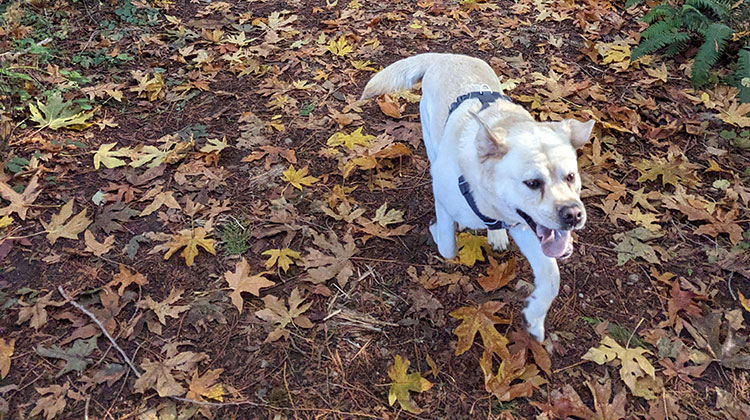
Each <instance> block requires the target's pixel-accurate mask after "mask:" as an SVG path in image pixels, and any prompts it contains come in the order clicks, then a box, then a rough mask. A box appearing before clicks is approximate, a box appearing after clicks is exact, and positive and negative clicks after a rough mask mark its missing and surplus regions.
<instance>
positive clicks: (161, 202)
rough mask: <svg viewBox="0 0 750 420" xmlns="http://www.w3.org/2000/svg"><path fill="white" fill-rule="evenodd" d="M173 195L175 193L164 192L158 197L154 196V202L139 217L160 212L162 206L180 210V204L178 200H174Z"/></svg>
mask: <svg viewBox="0 0 750 420" xmlns="http://www.w3.org/2000/svg"><path fill="white" fill-rule="evenodd" d="M173 194H174V192H173V191H162V192H160V193H157V194H156V196H154V201H152V202H151V204H149V205H148V206H146V208H144V209H143V211H141V214H139V216H140V217H143V216H148V215H149V214H151V213H153V212H155V211H156V210H159V209H160V208H161V207H162V206H167V208H170V209H180V208H181V207H180V204H179V203H178V202H177V199H175V198H174V195H173Z"/></svg>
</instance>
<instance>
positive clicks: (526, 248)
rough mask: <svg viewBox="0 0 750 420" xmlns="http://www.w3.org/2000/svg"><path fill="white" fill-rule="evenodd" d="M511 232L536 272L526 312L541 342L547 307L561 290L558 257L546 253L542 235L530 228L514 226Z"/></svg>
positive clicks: (534, 333) (534, 334) (531, 331)
mask: <svg viewBox="0 0 750 420" xmlns="http://www.w3.org/2000/svg"><path fill="white" fill-rule="evenodd" d="M510 234H511V236H513V240H515V241H516V245H518V248H519V249H520V250H521V252H522V253H523V255H524V256H526V259H528V260H529V264H531V269H532V271H533V272H534V292H532V293H531V296H529V298H528V299H527V300H526V302H527V306H526V308H525V309H524V310H523V314H524V316H525V318H526V322H527V323H528V330H529V332H530V333H531V335H533V336H534V338H536V339H537V340H538V341H539V342H542V341H544V320H545V318H546V317H547V311H548V310H549V307H550V306H551V305H552V301H553V300H555V297H557V293H558V292H559V290H560V269H559V268H558V267H557V260H555V259H554V258H550V257H548V256H546V255H544V253H543V252H542V246H541V244H540V243H539V239H537V237H536V235H535V234H534V232H532V231H531V230H530V229H528V228H522V227H517V228H513V229H511V230H510Z"/></svg>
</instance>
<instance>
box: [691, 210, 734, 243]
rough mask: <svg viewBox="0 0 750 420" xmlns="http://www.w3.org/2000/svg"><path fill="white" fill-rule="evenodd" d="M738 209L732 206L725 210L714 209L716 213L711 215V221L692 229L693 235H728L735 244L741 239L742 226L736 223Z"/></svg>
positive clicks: (713, 236)
mask: <svg viewBox="0 0 750 420" xmlns="http://www.w3.org/2000/svg"><path fill="white" fill-rule="evenodd" d="M738 212H739V209H737V208H734V209H732V210H730V211H727V212H722V211H721V209H717V210H716V215H712V216H711V220H710V222H711V223H708V224H705V225H701V226H699V227H698V228H697V229H695V230H694V231H693V233H694V234H695V235H708V236H710V237H712V238H715V237H716V236H717V235H718V234H720V233H726V234H728V235H729V241H730V242H732V245H737V244H739V243H740V241H741V240H742V226H740V225H739V224H738V223H737V216H738Z"/></svg>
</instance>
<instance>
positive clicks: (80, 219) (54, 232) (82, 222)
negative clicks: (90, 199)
mask: <svg viewBox="0 0 750 420" xmlns="http://www.w3.org/2000/svg"><path fill="white" fill-rule="evenodd" d="M72 214H73V200H70V201H68V202H67V203H65V205H64V206H63V207H62V209H61V210H60V213H59V214H55V215H52V219H50V221H49V223H46V222H45V221H44V220H42V221H41V223H42V226H44V230H45V231H46V232H47V239H48V240H49V242H50V244H51V245H54V244H55V242H56V241H57V240H58V239H59V238H67V239H78V234H80V233H81V232H83V231H84V230H86V228H87V227H88V226H89V225H90V224H91V220H90V219H87V218H86V209H83V210H81V212H80V213H78V214H76V215H75V216H73V218H72V219H70V220H69V221H68V218H70V216H71V215H72ZM66 221H67V222H66Z"/></svg>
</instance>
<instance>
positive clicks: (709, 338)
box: [685, 312, 750, 369]
mask: <svg viewBox="0 0 750 420" xmlns="http://www.w3.org/2000/svg"><path fill="white" fill-rule="evenodd" d="M685 328H686V329H687V330H688V332H690V335H692V336H693V338H694V339H695V342H696V344H697V345H698V347H700V348H702V349H704V350H706V351H708V352H709V355H710V358H709V360H714V361H716V362H718V363H719V364H720V365H722V366H724V367H726V368H728V369H750V346H748V339H747V338H746V337H743V336H741V335H739V334H737V331H736V330H734V329H733V328H732V326H731V324H730V325H728V326H727V328H726V337H725V338H724V341H723V342H722V340H721V330H722V315H721V313H720V312H711V313H709V314H708V315H706V316H705V317H703V318H693V322H692V324H685Z"/></svg>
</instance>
